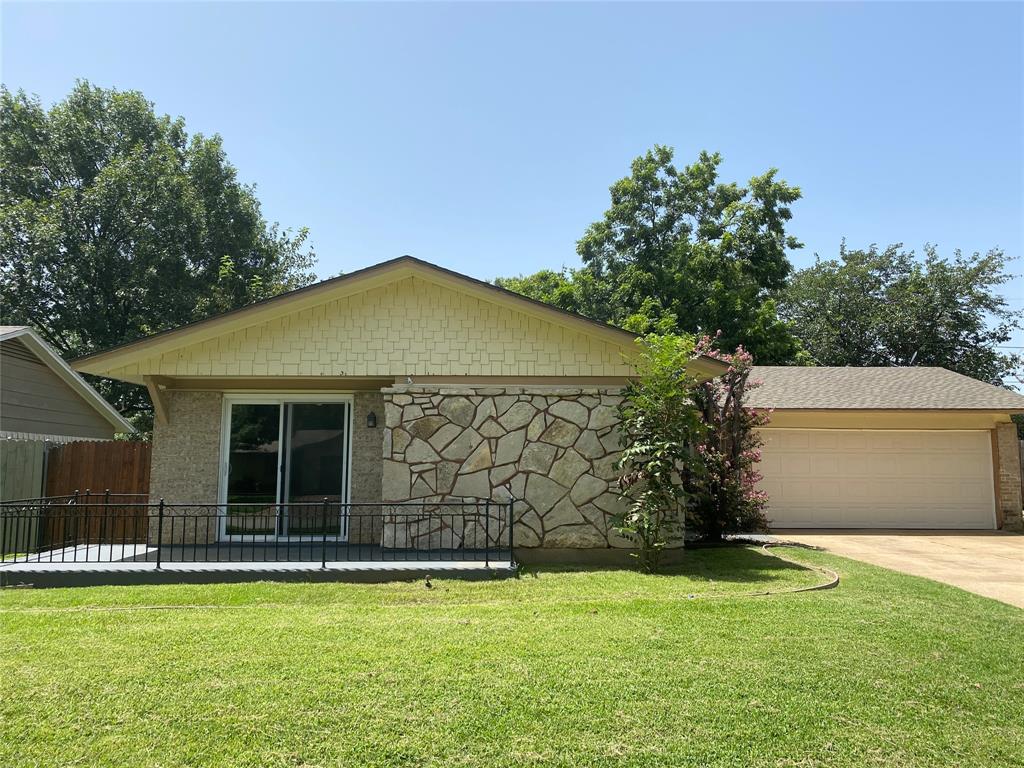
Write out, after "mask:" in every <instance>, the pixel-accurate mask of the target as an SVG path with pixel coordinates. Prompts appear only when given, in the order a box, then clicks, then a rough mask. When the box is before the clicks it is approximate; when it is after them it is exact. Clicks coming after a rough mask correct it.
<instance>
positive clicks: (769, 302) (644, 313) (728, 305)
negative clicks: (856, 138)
mask: <svg viewBox="0 0 1024 768" xmlns="http://www.w3.org/2000/svg"><path fill="white" fill-rule="evenodd" d="M720 164H721V156H720V155H718V154H709V153H707V152H702V153H701V154H700V156H699V157H698V158H697V160H696V162H694V163H693V164H692V165H688V166H685V167H684V168H682V169H678V168H677V167H676V166H675V164H674V163H673V150H672V149H671V148H670V147H665V146H655V147H654V149H652V150H650V151H649V152H647V153H646V154H644V155H643V156H641V157H638V158H636V159H635V160H634V161H633V164H632V169H631V173H630V175H629V176H627V177H625V178H623V179H620V180H619V181H617V182H615V184H613V185H612V186H611V188H610V192H611V206H610V207H609V209H608V210H607V211H606V212H605V214H604V216H603V218H602V219H600V220H599V221H596V222H594V223H593V224H591V225H590V226H589V227H588V228H587V230H586V232H585V233H584V234H583V236H582V238H581V239H580V240H579V242H578V243H577V252H578V254H579V256H580V258H581V259H582V261H583V267H582V268H580V269H576V270H564V271H563V272H561V273H557V272H551V271H547V270H546V271H543V272H539V273H537V274H535V275H530V276H526V277H519V278H504V279H499V280H498V281H497V282H498V284H499V285H502V286H504V287H507V288H509V289H511V290H517V291H519V292H521V293H524V294H526V295H528V296H531V297H533V298H537V299H540V300H542V301H548V302H550V303H553V304H556V305H557V306H560V307H562V308H563V309H571V310H574V311H577V312H581V313H583V314H586V315H588V316H590V317H594V318H596V319H599V320H604V321H607V322H611V323H614V324H616V325H621V326H624V327H628V328H629V329H630V330H635V331H638V332H647V331H650V330H652V329H658V330H662V331H674V332H682V333H690V334H702V333H712V334H713V333H715V332H717V331H721V335H720V341H721V344H722V345H723V346H725V347H727V348H731V347H735V346H738V345H740V344H743V345H744V346H745V347H746V348H747V349H749V350H750V351H751V352H753V353H754V355H755V357H756V358H757V359H758V362H761V363H787V362H794V361H796V360H798V359H799V357H800V346H799V343H798V342H797V340H796V338H795V337H794V336H793V334H792V333H791V332H790V329H789V328H788V327H787V325H786V324H785V323H784V322H782V321H781V320H780V319H779V317H778V313H777V309H776V303H775V298H776V296H777V294H778V292H779V291H781V290H782V289H783V288H784V287H785V286H786V282H787V278H788V277H789V274H790V271H791V266H790V263H789V260H788V258H787V255H786V252H787V249H796V248H799V247H800V243H799V242H798V241H797V240H796V239H795V238H794V237H793V236H791V235H789V234H788V233H787V231H786V226H787V223H788V222H789V220H790V218H791V217H792V212H791V210H790V207H789V206H790V204H791V203H793V202H795V201H796V200H798V199H799V198H800V190H799V189H798V188H797V187H793V186H790V185H789V184H787V183H786V182H785V181H782V180H781V179H778V178H777V171H776V170H774V169H772V170H769V171H767V172H766V173H764V174H762V175H760V176H755V177H754V178H752V179H751V180H750V181H749V183H748V184H747V186H745V187H744V186H740V185H738V184H736V183H731V182H721V181H719V171H718V168H719V165H720Z"/></svg>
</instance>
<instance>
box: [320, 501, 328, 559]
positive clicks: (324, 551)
mask: <svg viewBox="0 0 1024 768" xmlns="http://www.w3.org/2000/svg"><path fill="white" fill-rule="evenodd" d="M322 522H323V527H322V528H321V529H320V530H321V531H322V534H321V535H322V538H321V541H320V567H321V568H327V497H326V496H324V506H323V520H322Z"/></svg>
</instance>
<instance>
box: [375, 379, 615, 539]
mask: <svg viewBox="0 0 1024 768" xmlns="http://www.w3.org/2000/svg"><path fill="white" fill-rule="evenodd" d="M621 401H622V396H621V390H620V389H619V388H598V387H551V386H547V387H543V386H474V387H455V386H430V385H415V384H413V385H406V386H396V387H392V388H388V389H385V390H384V410H385V430H384V435H383V438H384V468H383V470H384V471H383V483H382V490H383V500H384V501H385V502H398V501H423V502H444V501H449V502H450V501H463V500H464V501H475V500H486V499H492V500H499V501H504V500H507V499H508V498H509V496H510V495H511V496H513V497H514V498H515V499H516V502H515V507H514V510H515V511H514V514H515V529H514V533H515V545H516V547H517V548H520V547H527V548H529V547H544V548H584V549H589V548H608V547H625V546H628V543H627V542H626V541H625V540H623V539H622V538H621V537H620V536H618V535H617V534H616V533H615V532H614V531H613V530H611V526H610V523H609V515H610V514H614V513H616V512H618V511H620V510H621V509H622V508H623V502H622V501H621V500H620V499H619V498H618V494H617V492H616V483H615V481H616V478H617V473H616V470H615V462H616V461H617V460H618V458H619V455H620V452H621V445H620V438H619V416H618V410H617V407H618V405H619V403H620V402H621ZM442 519H443V518H442ZM495 522H496V523H498V522H499V521H495ZM404 527H405V529H406V530H408V526H404ZM436 528H438V525H437V524H434V525H433V526H424V527H423V528H422V529H421V530H422V533H421V534H420V535H422V536H423V545H427V543H428V542H430V545H436V544H437V542H439V541H443V542H447V541H449V540H451V541H454V542H455V543H456V544H457V543H458V540H459V539H460V537H463V536H465V537H466V545H467V546H470V545H471V544H472V542H471V541H470V538H478V537H479V532H475V533H474V534H473V536H472V537H470V535H469V534H468V533H466V532H463V531H462V530H461V529H460V530H435V529H436ZM494 529H496V530H494ZM396 535H397V536H399V537H400V538H403V539H408V538H409V537H408V536H406V535H405V534H396V533H395V531H394V530H393V531H392V535H391V536H390V537H389V536H388V526H387V522H385V545H386V546H387V545H388V544H395V543H401V544H404V545H407V546H416V542H415V541H408V540H405V541H402V542H397V541H394V539H395V537H396ZM504 535H505V531H504V528H503V527H501V526H500V525H495V526H492V531H491V536H492V538H496V540H497V541H498V542H499V543H500V542H501V541H504V540H505V539H504V538H503V537H504ZM389 538H391V539H392V540H393V541H390V542H389V541H388V539H389ZM413 538H415V536H414V537H413Z"/></svg>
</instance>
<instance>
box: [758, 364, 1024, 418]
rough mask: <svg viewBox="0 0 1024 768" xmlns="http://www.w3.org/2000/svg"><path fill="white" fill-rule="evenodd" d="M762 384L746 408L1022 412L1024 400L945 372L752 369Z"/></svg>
mask: <svg viewBox="0 0 1024 768" xmlns="http://www.w3.org/2000/svg"><path fill="white" fill-rule="evenodd" d="M752 378H754V379H759V380H761V381H762V382H764V384H763V385H762V386H761V387H758V388H757V389H755V390H753V391H752V392H751V393H750V395H749V396H748V401H747V404H748V405H750V406H753V407H756V408H780V409H787V408H800V409H813V410H833V409H852V410H982V411H1001V412H1004V413H1006V412H1024V395H1020V394H1018V393H1016V392H1013V391H1011V390H1008V389H1003V388H1002V387H996V386H993V385H991V384H986V383H985V382H983V381H978V380H977V379H972V378H970V377H968V376H963V375H962V374H959V373H954V372H953V371H947V370H946V369H945V368H925V367H920V368H810V367H800V366H768V365H758V366H754V371H753V374H752Z"/></svg>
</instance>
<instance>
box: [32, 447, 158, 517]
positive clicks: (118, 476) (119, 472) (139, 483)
mask: <svg viewBox="0 0 1024 768" xmlns="http://www.w3.org/2000/svg"><path fill="white" fill-rule="evenodd" d="M152 454H153V451H152V445H151V444H150V443H127V442H116V441H109V440H107V441H95V442H80V443H66V444H65V445H58V446H54V447H53V448H51V449H50V452H49V453H48V454H47V456H46V494H45V495H46V496H68V495H71V494H73V493H74V492H75V491H80V492H82V493H84V492H85V491H87V490H91V491H92V492H93V493H94V494H100V495H102V494H103V492H104V491H107V490H109V491H112V492H114V493H118V494H122V493H128V494H132V495H138V496H141V497H143V498H140V499H138V500H139V501H140V502H145V501H146V498H145V497H147V496H148V495H149V463H150V459H151V457H152Z"/></svg>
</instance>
